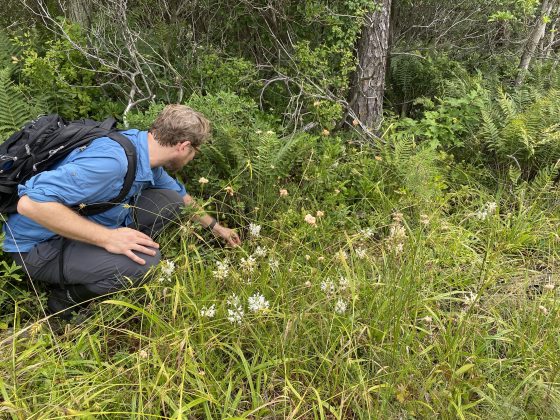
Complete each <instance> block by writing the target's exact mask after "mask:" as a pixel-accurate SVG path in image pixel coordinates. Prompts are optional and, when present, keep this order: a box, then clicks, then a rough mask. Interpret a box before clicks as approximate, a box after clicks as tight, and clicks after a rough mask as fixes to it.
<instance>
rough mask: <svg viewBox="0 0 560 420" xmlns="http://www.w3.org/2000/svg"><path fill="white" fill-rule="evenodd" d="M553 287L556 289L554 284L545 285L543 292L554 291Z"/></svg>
mask: <svg viewBox="0 0 560 420" xmlns="http://www.w3.org/2000/svg"><path fill="white" fill-rule="evenodd" d="M555 287H556V286H555V285H554V284H552V283H549V284H545V285H544V290H548V291H550V290H554V288H555Z"/></svg>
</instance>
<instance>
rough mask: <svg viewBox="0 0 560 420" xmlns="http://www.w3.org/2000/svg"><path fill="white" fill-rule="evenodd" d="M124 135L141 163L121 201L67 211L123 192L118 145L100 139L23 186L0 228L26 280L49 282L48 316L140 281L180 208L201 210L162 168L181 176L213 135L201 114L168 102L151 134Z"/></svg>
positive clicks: (202, 218) (207, 220)
mask: <svg viewBox="0 0 560 420" xmlns="http://www.w3.org/2000/svg"><path fill="white" fill-rule="evenodd" d="M123 134H124V135H125V136H126V137H128V138H129V139H130V140H131V142H132V143H133V145H134V146H135V148H136V151H137V162H138V163H137V168H136V176H135V179H134V183H133V185H132V188H131V189H130V192H129V193H128V195H127V197H126V198H125V200H124V201H123V202H122V204H121V205H117V206H115V207H113V208H111V209H110V210H107V211H105V212H103V213H101V214H97V215H94V216H88V217H82V216H80V215H79V214H78V213H76V212H74V211H73V210H71V209H70V207H71V206H75V205H76V204H79V203H86V204H91V203H97V202H107V201H110V200H112V199H113V198H114V197H116V196H117V195H118V193H119V192H120V190H121V189H122V186H123V182H124V177H125V174H126V171H127V167H128V160H127V158H126V155H125V152H124V149H123V148H122V147H121V146H120V145H119V144H118V143H116V142H115V141H113V140H111V139H110V138H108V137H102V138H99V139H96V140H94V141H93V142H91V143H90V145H89V146H87V147H86V148H80V149H76V150H74V151H72V152H71V153H70V154H69V155H68V156H67V157H66V158H64V159H63V160H62V161H60V162H59V163H57V164H56V165H54V166H53V167H52V168H50V169H49V170H48V171H44V172H41V173H39V174H37V175H35V176H34V177H32V178H31V179H29V180H28V181H27V182H26V183H25V184H23V185H20V186H19V188H18V193H19V196H20V199H19V202H18V207H17V211H18V212H17V213H13V214H10V215H9V217H8V220H7V222H6V223H5V224H4V232H5V241H4V251H6V252H7V253H9V254H10V255H11V256H12V257H13V258H14V260H15V261H16V262H18V263H19V264H20V265H21V266H23V267H24V269H25V271H26V272H27V274H28V275H29V276H30V278H31V279H33V280H39V281H42V282H45V283H47V284H48V285H49V286H50V294H49V298H48V302H47V304H48V309H49V311H50V312H51V313H58V314H59V315H61V316H63V317H64V318H67V319H69V317H70V316H71V310H72V309H75V308H78V307H79V306H80V304H82V303H84V302H86V301H89V300H90V299H92V298H95V297H98V296H102V295H105V294H107V293H112V292H115V291H117V290H121V289H123V288H126V287H129V286H134V285H137V284H140V282H141V281H142V280H143V279H144V277H145V274H146V273H147V272H148V270H149V269H150V268H151V267H152V266H154V265H156V264H157V263H158V262H159V260H160V257H161V255H160V251H159V245H158V243H157V242H155V239H156V238H157V235H158V234H159V233H160V232H161V231H162V230H163V228H164V227H165V226H166V225H167V224H169V223H173V222H174V220H176V219H177V218H178V215H179V213H180V209H181V207H182V206H195V207H196V208H198V206H197V204H196V203H195V201H194V199H193V198H192V197H191V196H190V195H189V194H188V193H187V192H186V191H185V187H184V186H183V185H182V184H180V183H179V182H178V181H177V180H175V179H174V178H172V177H171V176H169V175H168V173H167V172H166V171H165V170H164V168H166V169H168V170H171V171H177V170H179V169H181V168H183V167H184V166H185V165H186V164H187V163H189V162H190V161H191V160H192V159H193V158H194V157H195V155H196V154H197V153H198V151H199V148H200V146H201V145H202V144H203V143H204V142H205V141H206V139H207V138H208V136H209V135H210V124H209V122H208V121H207V120H206V118H205V117H204V116H203V115H202V114H200V113H198V112H196V111H194V110H192V109H190V108H188V107H186V106H184V105H169V106H167V107H166V108H165V109H164V110H163V111H162V112H161V113H160V115H159V116H158V117H157V118H156V120H155V121H154V123H153V124H152V127H151V128H150V129H149V130H148V131H138V130H128V131H124V132H123ZM195 220H197V221H198V222H200V223H201V224H202V225H203V226H205V227H209V228H210V229H212V231H213V232H214V234H215V235H216V236H219V237H221V238H223V239H224V240H225V241H226V242H227V244H228V245H230V246H238V245H239V244H240V239H239V236H238V235H237V234H236V232H235V231H233V230H232V229H228V228H226V227H224V226H221V225H220V224H218V223H217V222H216V220H215V219H213V218H212V217H210V216H209V215H207V214H206V213H204V212H202V213H201V214H200V215H198V216H195Z"/></svg>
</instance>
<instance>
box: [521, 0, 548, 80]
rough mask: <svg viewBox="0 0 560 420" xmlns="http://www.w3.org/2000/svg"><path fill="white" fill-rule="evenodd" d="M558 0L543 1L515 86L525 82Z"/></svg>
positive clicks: (525, 49)
mask: <svg viewBox="0 0 560 420" xmlns="http://www.w3.org/2000/svg"><path fill="white" fill-rule="evenodd" d="M556 2H557V0H543V2H542V3H541V10H540V13H539V16H538V17H537V21H536V22H535V26H534V27H533V30H532V31H531V33H530V35H529V39H528V40H527V43H526V44H525V48H524V50H523V55H522V56H521V61H520V62H519V67H518V71H517V77H516V78H515V86H520V85H521V84H522V83H523V79H524V78H525V75H526V74H527V70H528V69H529V65H530V64H531V60H532V59H533V56H534V54H535V50H536V49H537V46H538V45H539V42H540V41H541V39H542V38H543V36H544V34H545V31H546V24H547V20H546V18H547V16H549V15H550V13H551V12H552V8H553V7H554V6H555V4H556Z"/></svg>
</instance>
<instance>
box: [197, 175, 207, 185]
mask: <svg viewBox="0 0 560 420" xmlns="http://www.w3.org/2000/svg"><path fill="white" fill-rule="evenodd" d="M208 182H210V181H208V179H207V178H204V177H203V176H201V177H200V178H198V183H199V184H203V185H204V184H208Z"/></svg>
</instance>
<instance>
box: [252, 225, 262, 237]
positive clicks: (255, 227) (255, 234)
mask: <svg viewBox="0 0 560 420" xmlns="http://www.w3.org/2000/svg"><path fill="white" fill-rule="evenodd" d="M249 234H250V235H251V236H252V237H253V238H258V237H259V236H260V234H261V226H260V225H255V224H254V223H250V224H249Z"/></svg>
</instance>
